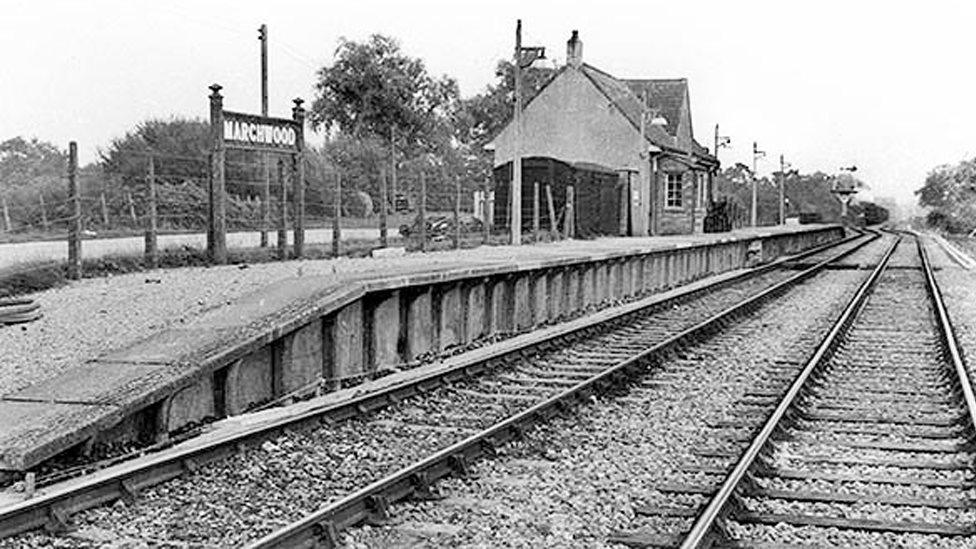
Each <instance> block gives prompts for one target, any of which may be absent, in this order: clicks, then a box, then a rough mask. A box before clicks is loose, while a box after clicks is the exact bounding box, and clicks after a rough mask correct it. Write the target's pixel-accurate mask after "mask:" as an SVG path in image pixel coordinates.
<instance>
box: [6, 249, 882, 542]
mask: <svg viewBox="0 0 976 549" xmlns="http://www.w3.org/2000/svg"><path fill="white" fill-rule="evenodd" d="M868 233H869V234H870V235H871V236H870V237H868V238H866V239H865V240H864V241H863V242H861V243H859V244H857V245H856V246H854V247H852V248H851V249H849V250H845V251H843V252H842V253H840V254H837V255H836V256H834V257H831V258H829V259H828V260H826V261H824V262H821V263H819V264H818V265H820V264H825V263H826V262H829V261H836V260H837V259H840V258H841V257H844V256H846V255H849V254H850V253H853V252H854V251H856V250H858V249H860V248H861V247H863V246H864V245H866V244H867V243H869V242H872V241H874V240H875V239H877V238H878V234H877V233H875V232H873V231H868ZM863 237H865V235H864V233H861V234H856V235H852V236H849V237H847V238H843V239H841V240H839V241H836V242H828V243H826V244H823V245H820V246H816V247H814V248H812V249H810V250H806V251H804V252H801V253H799V254H795V255H792V256H786V257H783V258H780V259H778V260H776V261H773V262H770V263H768V264H766V265H762V266H760V267H756V268H753V269H749V270H747V271H745V272H743V273H740V274H737V275H735V276H731V277H729V278H726V279H723V280H721V281H719V282H717V283H715V284H711V285H708V286H703V287H698V288H693V289H688V290H684V291H680V293H678V294H677V295H675V296H672V297H670V298H668V299H665V300H662V301H658V302H655V303H652V304H650V305H647V306H645V307H643V308H631V309H627V308H626V306H624V308H623V310H621V311H619V312H618V313H617V314H614V315H612V316H609V317H607V318H601V319H599V320H596V321H593V322H591V323H584V324H581V325H578V326H575V327H572V328H568V329H566V330H563V331H560V332H557V333H556V334H554V335H551V336H549V337H547V338H546V339H541V340H537V339H532V338H528V339H527V340H526V341H524V342H521V343H519V344H517V345H511V346H508V347H504V348H502V349H501V350H499V351H498V352H496V353H491V354H488V356H481V357H477V358H474V359H472V360H470V361H461V362H460V363H459V364H458V365H456V366H454V367H451V368H448V369H444V370H439V371H434V372H429V373H426V374H423V375H420V376H417V377H415V378H412V379H409V380H406V381H403V382H400V383H396V384H392V385H390V386H387V387H384V388H382V389H381V390H379V391H376V392H371V393H366V394H363V395H359V396H356V397H353V398H350V399H348V400H344V401H341V402H338V403H332V404H328V405H325V406H322V407H318V408H313V409H310V410H307V411H305V412H302V413H300V414H296V415H293V416H289V417H286V418H282V419H279V420H275V421H271V422H268V423H263V424H260V425H256V426H254V427H252V428H249V429H245V430H242V431H239V432H235V433H233V434H231V435H228V436H226V437H221V438H218V439H215V440H213V441H210V442H207V443H204V444H199V445H196V446H193V447H190V448H184V449H179V450H175V451H171V452H168V453H166V454H164V455H160V456H158V457H156V458H153V459H149V460H148V461H146V462H143V463H139V464H135V465H132V464H126V463H122V464H119V465H114V466H112V467H110V468H108V469H104V470H102V471H97V472H95V473H92V474H90V475H88V476H87V477H80V478H78V479H74V480H71V481H67V482H66V484H67V486H65V487H57V486H54V487H53V490H52V491H51V492H49V493H47V494H44V495H39V496H36V497H34V498H32V499H29V500H26V501H24V502H21V503H17V504H13V505H11V506H9V507H6V508H3V509H0V539H3V538H6V537H10V536H14V535H17V534H20V533H23V532H27V531H30V530H34V529H38V528H42V527H44V528H48V529H50V530H54V531H57V530H60V529H64V528H65V526H66V522H67V520H68V518H69V517H70V515H72V514H74V513H77V512H80V511H84V510H86V509H90V508H93V507H96V506H98V505H102V504H105V503H110V502H112V501H115V500H117V499H120V498H132V497H135V496H136V495H137V494H138V492H139V491H140V490H143V489H145V488H148V487H151V486H154V485H157V484H160V483H162V482H166V481H168V480H171V479H173V478H177V477H179V476H181V475H183V474H184V473H186V472H192V471H194V470H196V469H197V468H199V467H200V466H202V465H203V464H206V463H208V462H211V461H215V460H218V459H221V458H224V457H227V456H230V455H233V454H234V453H236V452H237V451H239V449H240V448H241V446H242V445H248V444H251V443H253V442H255V441H261V440H263V439H266V438H268V437H270V436H274V435H275V434H277V433H279V432H280V431H282V430H283V429H286V428H289V427H293V426H295V425H299V424H304V423H307V422H312V421H322V422H329V421H331V422H338V421H343V420H346V419H349V418H353V417H357V416H360V415H362V414H365V413H370V412H373V411H375V410H378V409H381V408H384V407H386V406H388V405H390V404H393V403H395V402H398V401H400V400H402V399H404V398H408V397H410V396H413V395H416V394H418V393H420V392H422V391H425V390H431V389H433V388H435V387H437V386H439V385H442V384H447V383H452V382H454V381H457V380H460V379H463V378H465V377H468V376H472V375H477V374H479V373H481V372H484V371H486V370H491V369H494V368H496V367H497V365H498V364H499V363H505V362H506V361H507V360H510V359H513V358H516V357H518V356H520V355H521V354H523V353H526V352H528V351H531V350H532V349H536V348H540V347H544V346H546V345H550V344H552V343H553V342H560V341H562V342H565V341H567V340H571V339H573V338H577V337H583V336H585V335H586V334H588V333H592V330H594V329H597V328H599V327H600V326H606V325H610V324H611V323H613V322H615V321H619V320H620V319H622V318H626V317H627V316H629V315H632V314H637V313H640V312H641V311H646V310H649V309H650V310H653V309H655V308H659V307H664V306H670V305H672V304H675V303H684V302H687V301H690V300H692V299H695V298H697V297H699V296H703V295H707V294H708V293H710V292H713V291H716V290H719V289H722V288H725V287H727V286H730V285H732V284H734V283H736V282H739V281H742V280H746V279H748V278H752V277H755V276H758V275H761V274H764V273H766V272H768V271H771V270H774V269H777V268H783V267H784V266H785V265H786V264H788V263H791V262H796V261H798V260H800V259H804V258H807V257H810V256H812V255H815V254H818V253H821V252H823V251H825V250H829V249H831V248H835V247H837V246H842V245H844V244H848V243H851V242H854V241H856V240H857V239H859V238H863ZM502 344H503V345H504V342H503V343H502ZM476 352H477V351H473V353H476Z"/></svg>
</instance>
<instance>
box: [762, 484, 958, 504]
mask: <svg viewBox="0 0 976 549" xmlns="http://www.w3.org/2000/svg"><path fill="white" fill-rule="evenodd" d="M746 494H747V495H748V496H749V497H755V498H759V497H762V498H769V499H779V500H787V501H806V502H815V503H841V504H851V503H877V504H882V505H891V506H894V507H932V508H938V509H970V508H972V507H973V505H974V503H976V500H973V499H970V498H966V499H928V498H910V497H900V496H890V495H873V494H849V493H839V492H834V493H829V494H827V493H823V492H814V491H800V490H779V489H772V488H751V489H749V490H747V491H746Z"/></svg>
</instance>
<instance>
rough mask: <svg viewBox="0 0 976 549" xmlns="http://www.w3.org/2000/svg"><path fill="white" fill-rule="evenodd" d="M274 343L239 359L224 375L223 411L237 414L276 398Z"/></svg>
mask: <svg viewBox="0 0 976 549" xmlns="http://www.w3.org/2000/svg"><path fill="white" fill-rule="evenodd" d="M272 360H273V355H272V352H271V346H270V345H265V346H264V347H261V348H259V349H257V350H256V351H254V352H252V353H250V354H248V355H247V356H245V357H244V358H241V359H238V360H237V361H235V362H234V363H232V364H231V365H230V366H228V367H227V368H228V370H227V372H226V374H225V383H226V385H225V389H224V413H225V414H226V415H231V416H233V415H237V414H240V413H243V412H244V411H245V410H247V409H248V408H249V407H250V406H253V405H255V404H258V403H263V402H267V401H269V400H271V399H272V398H273V397H274V394H275V393H274V378H273V375H272V374H273V372H272Z"/></svg>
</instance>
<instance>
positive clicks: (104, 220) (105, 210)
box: [98, 193, 108, 228]
mask: <svg viewBox="0 0 976 549" xmlns="http://www.w3.org/2000/svg"><path fill="white" fill-rule="evenodd" d="M98 200H99V202H101V203H102V225H104V226H105V227H106V228H108V203H107V202H105V193H99V195H98Z"/></svg>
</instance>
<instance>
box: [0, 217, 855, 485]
mask: <svg viewBox="0 0 976 549" xmlns="http://www.w3.org/2000/svg"><path fill="white" fill-rule="evenodd" d="M841 234H842V230H841V229H840V228H838V227H830V226H801V227H776V228H764V229H760V230H755V229H753V230H744V231H737V232H735V233H731V234H730V233H725V234H715V235H688V236H678V237H662V238H615V239H601V240H595V241H575V242H572V243H566V245H565V246H522V247H518V248H510V247H501V248H485V249H484V253H483V254H481V257H479V258H478V259H472V258H471V256H470V254H469V255H468V256H467V257H466V258H464V259H459V260H458V261H456V262H450V261H447V262H441V263H440V264H439V265H437V267H435V268H432V267H431V266H429V265H423V264H422V263H417V262H412V263H410V262H404V264H403V265H401V266H396V265H389V264H387V265H386V267H385V268H383V269H381V270H380V269H378V270H376V271H375V272H368V273H365V274H359V275H356V276H349V277H345V278H341V277H340V278H339V279H338V280H337V277H316V276H306V277H301V278H294V279H289V280H284V281H281V282H278V283H275V284H271V285H269V286H267V287H265V288H263V289H262V290H260V291H258V292H254V293H252V294H249V295H246V296H244V297H243V298H241V299H238V300H237V301H234V302H232V303H230V304H228V305H226V306H223V307H220V308H217V309H214V310H211V311H209V312H206V313H205V314H203V315H201V316H199V317H198V318H196V319H194V320H193V321H191V322H189V323H186V324H184V325H182V326H180V327H179V328H174V329H170V330H165V331H163V332H160V333H158V334H156V335H153V336H151V337H149V338H147V339H144V340H142V341H138V342H134V343H133V344H131V345H128V346H126V347H124V348H122V349H119V350H116V351H113V352H109V353H105V354H103V355H102V356H99V357H97V358H95V359H93V360H89V361H85V362H83V363H80V364H78V365H77V366H75V367H73V368H70V369H68V370H66V371H64V372H63V373H61V374H59V375H57V376H54V377H52V378H50V379H47V380H44V381H41V382H40V383H35V384H32V385H30V386H28V387H26V388H24V389H21V390H19V391H15V392H12V393H11V394H7V395H4V396H3V398H2V399H0V469H6V470H20V471H22V470H27V469H29V468H31V467H33V466H35V465H36V464H38V463H39V462H41V461H43V460H44V459H48V458H50V457H52V456H54V455H56V454H58V453H60V452H63V451H66V450H68V449H71V448H72V447H76V446H78V445H79V444H81V443H87V444H88V445H91V444H92V443H93V442H97V441H98V440H100V439H101V440H118V439H132V438H137V437H138V438H146V437H153V436H155V437H160V436H167V435H168V434H169V433H170V432H173V431H176V430H179V429H181V428H183V427H184V426H186V425H190V424H193V423H195V422H199V421H201V420H204V419H207V418H219V417H225V416H230V415H235V414H238V413H241V412H242V411H244V410H245V409H246V408H247V407H248V406H250V405H252V404H255V403H260V402H265V401H267V400H271V399H277V398H282V397H287V396H289V395H302V394H309V393H310V392H311V393H315V394H318V393H321V392H323V391H328V390H331V389H334V388H337V387H338V384H339V383H340V382H346V383H348V382H356V381H363V380H368V379H369V378H371V377H374V376H375V375H377V374H378V373H386V372H390V371H401V370H405V369H408V368H411V367H413V365H415V361H416V359H417V358H418V357H420V356H425V355H426V354H429V353H437V352H440V351H442V350H444V349H446V348H449V347H450V346H452V345H457V344H464V343H467V342H470V341H473V340H475V339H476V338H478V337H481V336H484V335H491V334H500V333H508V332H512V331H513V330H515V331H526V330H530V329H532V328H534V327H537V326H541V325H544V324H548V323H553V322H558V321H560V319H561V317H562V315H563V314H569V313H573V312H577V313H578V312H580V311H582V310H592V309H593V308H598V307H601V306H603V304H609V303H611V302H617V301H619V300H621V299H627V298H634V297H638V296H642V295H650V294H654V293H659V292H662V291H667V290H669V289H671V288H674V287H677V286H680V285H684V284H688V283H690V282H693V281H695V280H698V279H702V278H704V277H707V276H710V275H713V274H717V273H721V272H729V271H733V270H735V269H739V268H742V267H745V266H748V265H750V264H753V263H755V262H759V261H768V260H770V259H773V258H776V257H779V256H781V255H784V254H787V253H793V252H797V251H800V250H801V249H804V248H808V247H811V246H813V245H817V244H820V243H823V242H826V241H828V240H832V239H835V238H839V237H840V236H841Z"/></svg>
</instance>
